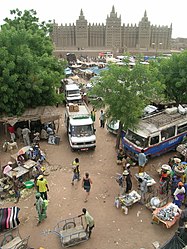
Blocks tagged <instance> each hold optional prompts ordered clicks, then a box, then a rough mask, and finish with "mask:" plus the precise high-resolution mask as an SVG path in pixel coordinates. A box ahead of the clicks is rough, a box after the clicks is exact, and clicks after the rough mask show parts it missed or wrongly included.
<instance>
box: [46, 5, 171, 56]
mask: <svg viewBox="0 0 187 249" xmlns="http://www.w3.org/2000/svg"><path fill="white" fill-rule="evenodd" d="M171 35H172V24H171V25H170V26H160V25H159V26H157V25H153V24H151V23H150V21H149V19H148V16H147V12H146V11H145V13H144V16H143V17H142V19H141V20H140V22H139V23H138V25H136V24H135V25H133V24H127V25H125V24H124V23H122V22H121V15H120V16H118V14H117V12H116V11H115V7H114V6H113V7H112V11H111V12H110V14H109V15H108V16H107V18H106V23H105V24H104V23H102V24H100V23H99V24H97V23H96V24H91V23H88V21H87V20H86V18H85V16H84V14H83V11H82V9H81V11H80V16H79V18H78V19H77V20H76V23H75V24H74V23H73V24H69V25H67V24H65V25H62V24H61V25H60V26H59V25H58V24H57V23H55V21H54V23H53V31H52V34H51V36H52V40H53V44H54V46H55V48H58V49H62V50H63V49H64V50H67V49H69V50H70V49H74V50H75V49H76V50H94V49H95V50H102V49H105V50H106V49H108V50H110V51H116V52H121V53H123V52H125V51H130V50H132V49H135V50H139V51H149V50H151V49H152V50H169V49H170V46H171Z"/></svg>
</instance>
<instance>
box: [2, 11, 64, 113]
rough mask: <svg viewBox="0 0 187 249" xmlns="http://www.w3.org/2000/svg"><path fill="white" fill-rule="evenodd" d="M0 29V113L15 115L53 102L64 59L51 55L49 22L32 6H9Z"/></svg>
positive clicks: (61, 74)
mask: <svg viewBox="0 0 187 249" xmlns="http://www.w3.org/2000/svg"><path fill="white" fill-rule="evenodd" d="M11 14H12V15H14V18H13V19H8V18H6V19H5V24H4V25H2V26H1V32H0V58H1V60H0V96H1V98H0V115H19V114H21V113H22V112H23V111H24V110H25V108H27V107H36V106H39V105H53V104H55V103H56V101H57V96H56V87H58V84H60V79H61V78H62V77H63V74H64V68H65V63H64V62H62V61H59V60H57V58H55V57H54V56H53V44H52V40H51V38H50V31H51V24H50V23H45V22H42V23H39V19H38V18H37V17H36V12H35V11H34V10H30V11H27V10H25V11H24V12H21V11H19V10H18V9H16V10H12V11H11Z"/></svg>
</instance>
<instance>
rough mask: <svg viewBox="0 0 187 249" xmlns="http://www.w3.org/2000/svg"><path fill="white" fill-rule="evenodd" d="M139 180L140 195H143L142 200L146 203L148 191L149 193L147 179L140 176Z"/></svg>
mask: <svg viewBox="0 0 187 249" xmlns="http://www.w3.org/2000/svg"><path fill="white" fill-rule="evenodd" d="M138 182H139V189H140V195H141V202H142V203H144V202H145V199H146V198H145V197H146V193H147V180H146V179H142V178H141V177H140V178H138Z"/></svg>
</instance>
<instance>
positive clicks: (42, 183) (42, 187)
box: [36, 175, 49, 200]
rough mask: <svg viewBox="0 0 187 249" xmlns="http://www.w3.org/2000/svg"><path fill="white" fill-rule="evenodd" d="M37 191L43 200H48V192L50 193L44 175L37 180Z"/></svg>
mask: <svg viewBox="0 0 187 249" xmlns="http://www.w3.org/2000/svg"><path fill="white" fill-rule="evenodd" d="M36 186H37V191H38V192H39V193H40V194H41V197H42V199H43V200H47V191H49V187H48V182H47V180H46V179H44V176H43V175H39V176H38V178H37V183H36Z"/></svg>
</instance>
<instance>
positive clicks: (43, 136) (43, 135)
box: [41, 129, 49, 139]
mask: <svg viewBox="0 0 187 249" xmlns="http://www.w3.org/2000/svg"><path fill="white" fill-rule="evenodd" d="M48 136H49V135H48V133H47V131H46V130H45V129H42V130H41V139H48Z"/></svg>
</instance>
